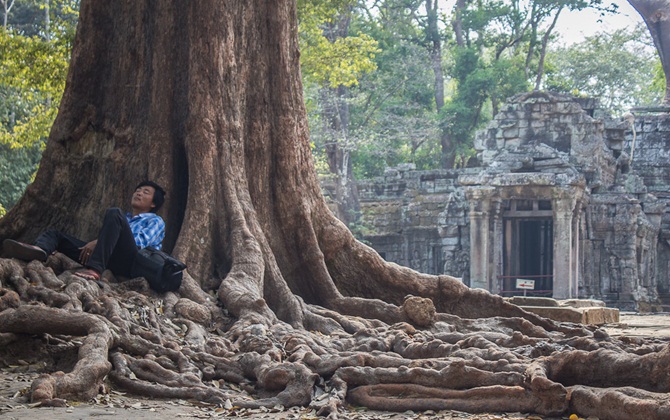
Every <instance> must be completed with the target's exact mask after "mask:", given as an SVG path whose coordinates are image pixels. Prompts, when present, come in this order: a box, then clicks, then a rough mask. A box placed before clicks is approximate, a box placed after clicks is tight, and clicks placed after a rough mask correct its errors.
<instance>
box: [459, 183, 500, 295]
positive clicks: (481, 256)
mask: <svg viewBox="0 0 670 420" xmlns="http://www.w3.org/2000/svg"><path fill="white" fill-rule="evenodd" d="M493 191H494V190H493V188H482V187H479V188H477V187H475V188H469V189H467V190H466V192H465V194H466V197H467V199H468V202H469V203H470V287H472V288H480V289H486V290H489V284H490V282H489V261H490V255H489V253H490V252H489V250H490V246H489V244H490V239H489V211H490V207H491V195H492V193H493Z"/></svg>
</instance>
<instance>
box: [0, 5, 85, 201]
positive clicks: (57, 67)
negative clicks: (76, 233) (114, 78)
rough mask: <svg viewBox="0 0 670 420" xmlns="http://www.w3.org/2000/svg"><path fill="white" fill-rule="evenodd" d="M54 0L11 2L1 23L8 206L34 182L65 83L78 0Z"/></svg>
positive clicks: (0, 146)
mask: <svg viewBox="0 0 670 420" xmlns="http://www.w3.org/2000/svg"><path fill="white" fill-rule="evenodd" d="M52 3H53V4H52V7H45V5H47V6H48V5H49V2H44V1H40V2H33V1H27V0H17V1H15V2H11V3H9V5H11V6H12V7H8V8H7V9H8V10H7V11H8V12H11V13H6V14H5V16H4V18H5V19H6V22H7V24H6V25H5V26H4V27H3V28H2V29H0V168H2V172H0V178H2V180H3V182H2V183H0V203H2V204H3V205H4V206H5V207H8V208H9V207H11V206H12V205H14V203H15V202H16V201H17V200H18V199H19V197H20V196H21V194H22V193H23V191H24V190H25V187H26V185H27V184H28V182H30V179H31V177H32V175H33V173H34V171H35V169H36V167H37V163H38V162H39V159H40V156H41V151H42V149H43V147H44V141H45V140H46V137H47V135H48V132H49V129H50V128H51V125H52V124H53V121H54V118H55V116H56V112H57V109H58V104H59V103H60V97H61V95H62V93H63V89H64V87H65V75H66V72H67V66H68V62H69V57H70V50H71V46H72V40H73V38H74V25H75V23H76V9H77V8H78V1H58V2H56V1H53V0H52ZM50 14H51V15H52V16H50ZM47 17H48V19H47Z"/></svg>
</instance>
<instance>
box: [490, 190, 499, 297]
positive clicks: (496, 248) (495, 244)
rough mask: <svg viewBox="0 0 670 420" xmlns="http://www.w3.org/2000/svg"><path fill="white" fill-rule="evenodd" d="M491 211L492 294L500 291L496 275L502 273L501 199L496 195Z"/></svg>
mask: <svg viewBox="0 0 670 420" xmlns="http://www.w3.org/2000/svg"><path fill="white" fill-rule="evenodd" d="M491 207H492V213H493V241H492V242H493V248H492V251H493V255H492V257H493V261H492V263H491V266H490V267H489V274H488V276H489V279H490V280H491V281H490V288H489V291H490V292H491V293H493V294H498V293H500V289H501V284H500V282H499V281H498V276H499V275H502V273H503V269H502V266H503V220H502V200H501V199H500V198H498V197H496V198H494V199H493V201H492V202H491Z"/></svg>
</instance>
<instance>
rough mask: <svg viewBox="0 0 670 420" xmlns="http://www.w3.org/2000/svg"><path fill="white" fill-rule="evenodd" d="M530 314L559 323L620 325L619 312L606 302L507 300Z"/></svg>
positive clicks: (518, 298) (517, 298)
mask: <svg viewBox="0 0 670 420" xmlns="http://www.w3.org/2000/svg"><path fill="white" fill-rule="evenodd" d="M506 300H507V301H508V302H510V303H512V304H514V305H517V306H520V307H522V308H523V309H524V310H526V311H528V312H532V313H534V314H536V315H540V316H543V317H545V318H549V319H552V320H554V321H559V322H574V323H578V324H587V325H603V324H616V323H619V310H618V309H616V308H607V307H606V306H605V302H602V301H600V300H592V299H569V300H556V299H551V298H536V297H520V296H515V297H512V298H507V299H506Z"/></svg>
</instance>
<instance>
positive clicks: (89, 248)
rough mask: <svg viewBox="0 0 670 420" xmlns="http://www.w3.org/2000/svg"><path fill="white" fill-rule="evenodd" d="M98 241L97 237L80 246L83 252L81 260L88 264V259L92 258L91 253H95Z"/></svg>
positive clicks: (80, 255) (80, 256) (80, 254)
mask: <svg viewBox="0 0 670 420" xmlns="http://www.w3.org/2000/svg"><path fill="white" fill-rule="evenodd" d="M97 243H98V240H97V239H95V240H92V241H91V242H89V243H87V244H86V245H84V246H82V247H81V248H79V249H80V250H81V252H80V253H79V262H81V263H82V264H84V265H86V263H87V262H88V259H89V258H91V254H92V253H93V250H94V249H95V245H96V244H97Z"/></svg>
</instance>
